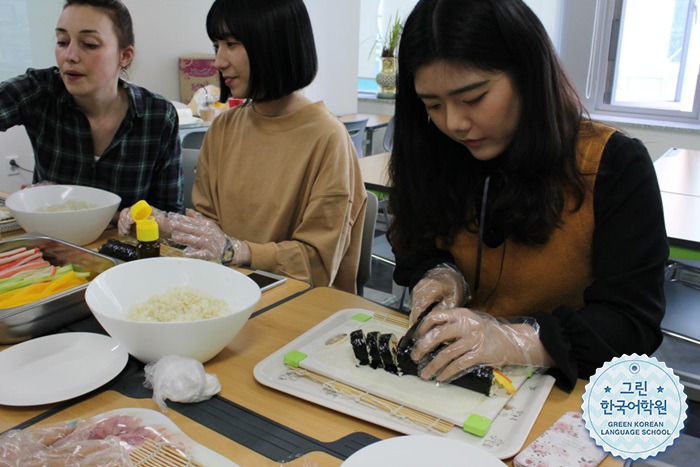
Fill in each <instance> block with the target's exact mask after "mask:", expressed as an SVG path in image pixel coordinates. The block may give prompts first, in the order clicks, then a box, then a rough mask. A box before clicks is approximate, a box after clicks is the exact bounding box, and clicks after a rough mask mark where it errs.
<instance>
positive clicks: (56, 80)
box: [0, 0, 183, 212]
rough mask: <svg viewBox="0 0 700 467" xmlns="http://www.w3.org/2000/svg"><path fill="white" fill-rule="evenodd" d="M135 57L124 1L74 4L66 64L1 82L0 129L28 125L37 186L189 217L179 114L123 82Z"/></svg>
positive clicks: (66, 25) (60, 41) (62, 31)
mask: <svg viewBox="0 0 700 467" xmlns="http://www.w3.org/2000/svg"><path fill="white" fill-rule="evenodd" d="M133 58H134V33H133V26H132V21H131V16H130V14H129V11H128V10H127V9H126V7H125V6H124V5H123V4H122V3H121V1H119V0H66V3H65V5H64V7H63V12H62V13H61V16H60V18H59V20H58V25H57V26H56V64H57V66H56V67H52V68H47V69H42V70H36V69H31V68H30V69H29V70H27V72H26V73H25V74H24V75H21V76H18V77H16V78H12V79H10V80H8V81H6V82H3V83H0V131H5V130H7V129H8V128H10V127H13V126H15V125H24V127H25V128H26V131H27V134H28V135H29V139H30V140H31V143H32V147H33V148H34V157H35V166H34V178H33V182H34V183H38V182H42V181H48V182H53V183H61V184H72V185H85V186H92V187H97V188H101V189H104V190H108V191H111V192H114V193H116V194H118V195H119V196H121V198H122V207H123V206H131V205H132V204H134V203H135V202H136V201H138V200H140V199H145V200H147V201H148V202H149V203H150V204H151V205H153V206H157V207H159V208H161V209H164V210H168V211H177V212H179V211H182V207H183V188H182V166H181V156H180V140H179V137H178V119H177V112H176V110H175V108H174V107H173V105H172V103H170V101H168V100H167V99H165V98H163V97H162V96H159V95H157V94H154V93H152V92H150V91H148V90H146V89H144V88H141V87H138V86H134V85H133V84H130V83H127V82H126V81H124V80H122V79H121V78H120V74H121V73H122V72H124V71H125V70H126V69H127V68H128V67H129V65H130V64H131V62H132V60H133Z"/></svg>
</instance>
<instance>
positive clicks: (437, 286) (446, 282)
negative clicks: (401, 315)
mask: <svg viewBox="0 0 700 467" xmlns="http://www.w3.org/2000/svg"><path fill="white" fill-rule="evenodd" d="M470 298H471V296H470V294H469V287H468V286H467V281H466V279H465V278H464V276H463V275H462V273H461V272H460V271H459V270H457V269H456V268H455V267H454V266H451V265H448V264H441V265H439V266H436V267H435V268H433V269H431V270H430V271H428V272H427V273H426V274H425V276H423V278H422V279H421V280H420V281H418V283H417V284H416V286H415V287H414V288H413V293H412V294H411V316H410V317H409V324H413V323H415V322H416V321H417V320H418V318H419V317H420V315H421V314H423V312H424V311H426V310H427V309H428V308H430V307H431V305H433V304H435V306H433V307H432V308H433V309H436V310H439V309H446V308H454V307H457V306H462V305H464V304H465V303H466V302H467V300H469V299H470Z"/></svg>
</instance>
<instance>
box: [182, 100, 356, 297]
mask: <svg viewBox="0 0 700 467" xmlns="http://www.w3.org/2000/svg"><path fill="white" fill-rule="evenodd" d="M192 200H193V203H194V206H195V208H196V210H197V211H199V212H201V213H202V214H203V215H205V216H207V217H209V218H211V219H214V220H215V221H216V222H218V223H219V225H220V226H221V228H222V229H223V230H224V232H226V233H227V234H228V235H230V236H233V237H235V238H238V239H240V240H244V241H246V242H247V243H248V245H249V246H250V248H251V252H252V264H251V266H252V267H253V268H255V269H264V270H267V271H271V272H275V273H279V274H284V275H286V276H289V277H292V278H295V279H300V280H303V281H307V282H310V283H312V284H313V285H315V286H334V287H336V288H338V289H341V290H345V291H348V292H352V293H354V292H355V291H356V277H357V269H358V263H359V255H360V245H361V239H362V225H363V222H364V214H365V208H366V200H367V194H366V192H365V188H364V185H363V183H362V178H361V173H360V170H359V165H358V161H357V155H356V153H355V150H354V146H353V144H352V141H351V140H350V136H349V134H348V132H347V130H346V129H345V127H344V126H343V124H342V123H341V122H340V121H339V120H338V119H337V118H336V117H334V116H333V115H332V114H331V113H330V111H329V110H328V109H327V108H326V106H325V105H324V104H323V103H322V102H317V103H314V104H310V105H307V106H305V107H303V108H302V109H301V110H299V111H297V112H295V113H293V114H291V115H285V116H282V117H273V118H271V117H263V116H261V115H259V114H258V113H256V112H255V110H254V109H253V108H252V106H247V107H243V106H239V107H236V108H233V109H230V110H228V111H226V112H224V113H223V114H221V115H220V116H219V117H218V118H217V119H216V120H215V121H214V122H213V123H212V126H211V128H210V129H209V130H208V131H207V135H206V137H205V139H204V143H203V145H202V149H201V152H200V156H199V162H198V165H197V174H196V177H195V183H194V187H193V190H192Z"/></svg>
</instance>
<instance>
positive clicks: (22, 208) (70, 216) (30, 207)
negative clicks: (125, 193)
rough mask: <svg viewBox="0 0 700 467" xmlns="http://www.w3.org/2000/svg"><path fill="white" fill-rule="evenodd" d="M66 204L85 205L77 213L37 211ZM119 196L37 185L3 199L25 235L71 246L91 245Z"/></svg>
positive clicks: (83, 187) (112, 211)
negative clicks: (86, 206) (50, 238)
mask: <svg viewBox="0 0 700 467" xmlns="http://www.w3.org/2000/svg"><path fill="white" fill-rule="evenodd" d="M69 201H77V202H84V203H89V204H90V205H91V206H94V207H90V208H88V209H80V210H77V211H60V212H39V211H40V210H42V209H46V208H50V207H52V206H57V205H61V204H63V203H66V202H69ZM119 203H121V197H119V196H118V195H115V194H114V193H111V192H109V191H105V190H100V189H99V188H91V187H86V186H79V185H41V186H35V187H29V188H25V189H24V190H19V191H16V192H14V193H12V194H11V195H10V196H8V197H7V200H6V201H5V206H7V209H9V210H10V212H11V213H12V215H13V216H14V217H15V219H17V222H19V225H20V226H22V228H23V229H24V230H25V232H27V233H38V234H43V235H46V236H49V237H53V238H57V239H59V240H63V241H65V242H69V243H73V244H75V245H80V246H83V245H87V244H88V243H92V242H94V241H95V240H97V238H98V237H99V236H100V235H101V234H102V232H103V231H104V230H105V228H106V227H107V226H108V225H109V221H111V220H112V217H113V216H114V214H115V213H116V212H117V208H118V207H119Z"/></svg>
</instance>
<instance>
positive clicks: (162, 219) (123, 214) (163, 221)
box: [117, 207, 172, 238]
mask: <svg viewBox="0 0 700 467" xmlns="http://www.w3.org/2000/svg"><path fill="white" fill-rule="evenodd" d="M152 209H153V212H152V213H151V216H153V218H154V219H155V220H156V222H157V223H158V231H159V232H160V236H161V237H166V238H167V237H169V236H170V232H171V230H172V228H171V227H170V220H169V216H171V215H172V214H170V213H167V212H165V211H161V210H160V209H157V208H152ZM134 225H135V221H134V219H133V217H131V207H128V208H124V209H122V210H121V211H120V212H119V220H118V221H117V231H118V232H119V236H120V237H128V236H129V234H131V231H132V229H133V227H134Z"/></svg>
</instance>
